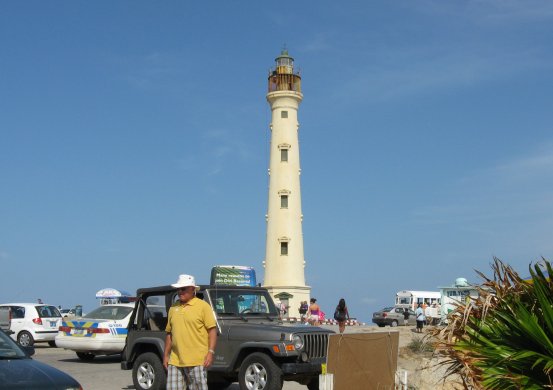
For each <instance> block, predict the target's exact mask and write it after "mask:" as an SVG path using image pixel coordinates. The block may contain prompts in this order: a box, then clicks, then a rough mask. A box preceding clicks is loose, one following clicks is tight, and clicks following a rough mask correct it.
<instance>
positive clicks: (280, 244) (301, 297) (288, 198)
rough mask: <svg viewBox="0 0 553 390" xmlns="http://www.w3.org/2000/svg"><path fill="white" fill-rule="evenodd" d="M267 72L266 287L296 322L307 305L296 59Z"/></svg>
mask: <svg viewBox="0 0 553 390" xmlns="http://www.w3.org/2000/svg"><path fill="white" fill-rule="evenodd" d="M275 61H276V66H275V68H274V69H272V70H271V71H270V73H269V79H268V81H269V89H268V93H267V101H268V102H269V105H270V106H271V113H272V114H271V124H270V129H271V148H270V158H269V205H268V211H267V244H266V251H265V261H264V262H263V265H264V267H265V280H264V286H265V287H266V288H267V289H268V290H269V293H270V294H271V296H272V297H273V298H274V300H275V302H276V303H279V302H280V303H283V304H284V305H286V306H287V307H288V309H287V312H288V313H287V314H286V316H290V317H299V312H298V308H299V306H300V303H301V301H309V295H310V290H311V287H309V286H306V285H305V272H304V268H305V260H304V257H303V232H302V218H303V215H302V213H301V191H300V173H301V169H300V150H299V142H298V131H299V123H298V108H299V104H300V102H301V101H302V99H303V95H302V93H301V77H300V75H299V73H298V72H297V71H296V72H295V71H294V59H293V58H292V57H290V56H289V55H288V51H287V50H283V51H282V52H281V54H280V56H278V57H277V58H276V60H275Z"/></svg>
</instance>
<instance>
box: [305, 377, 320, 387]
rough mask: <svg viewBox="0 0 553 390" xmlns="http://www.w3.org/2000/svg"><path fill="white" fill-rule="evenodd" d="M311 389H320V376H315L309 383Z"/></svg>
mask: <svg viewBox="0 0 553 390" xmlns="http://www.w3.org/2000/svg"><path fill="white" fill-rule="evenodd" d="M307 388H308V389H309V390H319V378H318V377H315V378H313V379H311V381H310V382H309V383H308V384H307Z"/></svg>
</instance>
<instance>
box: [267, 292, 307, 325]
mask: <svg viewBox="0 0 553 390" xmlns="http://www.w3.org/2000/svg"><path fill="white" fill-rule="evenodd" d="M263 287H265V288H266V289H267V290H269V294H270V295H271V297H272V298H273V300H274V301H275V304H276V305H277V307H278V306H279V303H283V304H284V305H285V306H286V314H284V316H283V317H284V318H298V319H299V318H300V312H299V308H300V305H301V303H302V301H307V304H308V305H309V299H310V295H311V286H263Z"/></svg>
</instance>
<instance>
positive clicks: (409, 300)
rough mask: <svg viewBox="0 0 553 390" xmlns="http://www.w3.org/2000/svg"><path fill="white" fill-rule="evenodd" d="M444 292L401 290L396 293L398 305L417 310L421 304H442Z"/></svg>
mask: <svg viewBox="0 0 553 390" xmlns="http://www.w3.org/2000/svg"><path fill="white" fill-rule="evenodd" d="M441 298H442V294H441V293H440V292H439V291H414V290H401V291H398V292H397V293H396V304H395V306H396V307H406V308H408V309H411V310H415V309H416V308H417V306H418V305H419V304H421V305H424V306H432V305H440V303H441V302H440V301H441Z"/></svg>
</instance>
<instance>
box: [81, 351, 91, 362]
mask: <svg viewBox="0 0 553 390" xmlns="http://www.w3.org/2000/svg"><path fill="white" fill-rule="evenodd" d="M77 357H78V358H79V359H81V360H82V361H84V362H89V361H91V360H93V359H94V357H95V355H94V354H92V353H89V352H77Z"/></svg>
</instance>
